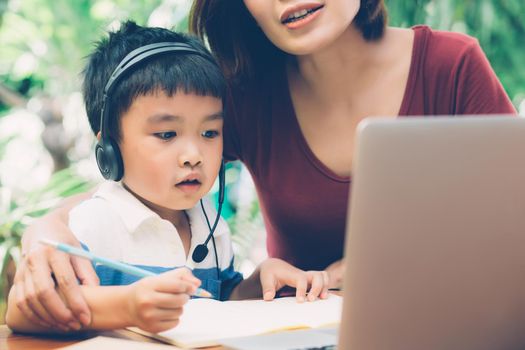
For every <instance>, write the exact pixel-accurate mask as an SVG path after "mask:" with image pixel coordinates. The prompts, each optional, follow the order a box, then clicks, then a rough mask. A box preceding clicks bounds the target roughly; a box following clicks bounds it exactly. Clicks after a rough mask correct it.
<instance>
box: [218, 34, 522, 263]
mask: <svg viewBox="0 0 525 350" xmlns="http://www.w3.org/2000/svg"><path fill="white" fill-rule="evenodd" d="M414 31H415V39H414V47H413V54H412V63H411V68H410V73H409V78H408V83H407V86H406V90H405V95H404V98H403V102H402V105H401V109H400V113H399V114H400V115H401V116H408V115H448V114H492V113H511V114H514V113H516V111H515V109H514V107H513V105H512V104H511V102H510V100H509V98H508V96H507V95H506V93H505V91H504V89H503V87H502V86H501V84H500V82H499V81H498V78H497V77H496V75H495V74H494V71H493V70H492V68H491V66H490V64H489V62H488V61H487V59H486V57H485V55H484V53H483V52H482V50H481V48H480V46H479V44H478V42H477V40H476V39H474V38H471V37H469V36H466V35H463V34H458V33H450V32H441V31H433V30H431V29H430V28H428V27H426V26H418V27H414ZM255 81H257V82H256V83H255ZM232 100H233V102H232V103H231V104H229V106H228V107H227V109H228V110H227V118H226V121H225V122H226V127H225V155H226V158H227V159H240V160H241V161H242V162H243V163H244V164H245V165H246V167H247V168H248V170H249V171H250V173H251V175H252V177H253V179H254V182H255V186H256V188H257V192H258V195H259V201H260V205H261V210H262V213H263V216H264V222H265V226H266V231H267V248H268V254H269V255H270V256H272V257H278V258H281V259H284V260H286V261H288V262H290V263H291V264H293V265H295V266H297V267H299V268H302V269H307V270H310V269H315V270H321V269H324V268H325V267H326V266H327V265H329V264H331V263H332V262H334V261H336V260H339V259H341V258H342V256H343V246H344V244H343V242H344V234H345V219H346V212H347V204H348V194H349V190H350V185H351V178H349V177H341V176H338V175H336V174H334V173H333V172H332V171H331V170H330V169H328V168H327V167H326V166H325V165H324V164H323V163H321V162H320V161H319V160H318V159H317V158H316V156H315V155H314V154H313V152H312V151H311V150H310V148H309V146H308V144H307V143H306V140H305V138H304V137H303V135H302V133H301V129H300V127H299V124H298V122H297V119H296V116H295V112H294V109H293V105H292V102H291V98H290V95H289V91H288V86H287V82H286V75H285V74H284V73H283V72H282V71H276V70H274V71H271V72H263V73H262V74H261V76H260V77H258V78H257V80H255V79H254V81H253V82H252V83H250V84H244V85H243V86H241V87H238V88H235V89H234V90H233V91H232Z"/></svg>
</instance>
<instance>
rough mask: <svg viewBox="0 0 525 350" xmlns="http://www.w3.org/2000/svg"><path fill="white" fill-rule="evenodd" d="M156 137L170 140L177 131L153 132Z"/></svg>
mask: <svg viewBox="0 0 525 350" xmlns="http://www.w3.org/2000/svg"><path fill="white" fill-rule="evenodd" d="M153 135H155V136H156V137H158V138H159V139H161V140H170V139H172V138H174V137H175V136H177V133H176V132H175V131H166V132H157V133H155V134H153Z"/></svg>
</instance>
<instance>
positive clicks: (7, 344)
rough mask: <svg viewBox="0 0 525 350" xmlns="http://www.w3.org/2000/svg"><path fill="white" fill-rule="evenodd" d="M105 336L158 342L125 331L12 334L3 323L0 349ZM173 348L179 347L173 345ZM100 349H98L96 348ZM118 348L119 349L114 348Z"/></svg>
mask: <svg viewBox="0 0 525 350" xmlns="http://www.w3.org/2000/svg"><path fill="white" fill-rule="evenodd" d="M99 335H102V336H105V337H112V338H122V339H129V340H135V341H140V342H148V343H159V342H158V341H156V340H154V339H151V338H148V337H145V336H142V335H140V334H137V333H134V332H131V331H127V330H116V331H104V332H89V333H84V334H81V335H60V336H42V335H39V336H38V337H37V336H31V335H23V334H14V333H12V332H11V331H10V330H9V328H7V326H5V325H1V326H0V349H1V350H33V349H34V350H50V349H57V348H61V347H64V346H68V345H72V344H75V343H78V342H81V341H83V340H86V339H90V338H93V337H96V336H99ZM173 349H174V350H175V349H179V348H177V347H173ZM220 349H222V348H221V347H209V348H206V350H220ZM98 350H100V349H98ZM114 350H120V349H114Z"/></svg>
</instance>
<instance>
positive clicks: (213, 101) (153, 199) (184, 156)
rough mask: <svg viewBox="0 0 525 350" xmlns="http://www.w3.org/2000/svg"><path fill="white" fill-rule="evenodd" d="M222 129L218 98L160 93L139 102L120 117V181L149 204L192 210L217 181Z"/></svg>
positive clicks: (139, 99) (142, 98) (220, 106)
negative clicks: (121, 160) (122, 171)
mask: <svg viewBox="0 0 525 350" xmlns="http://www.w3.org/2000/svg"><path fill="white" fill-rule="evenodd" d="M222 125H223V119H222V101H221V100H220V99H218V98H216V97H211V96H198V95H196V94H193V93H189V94H186V93H184V92H177V93H176V94H175V95H173V96H171V97H170V96H168V95H166V93H165V92H163V91H159V92H157V93H155V94H152V95H147V96H139V97H137V98H136V99H135V100H134V101H133V103H132V104H131V106H130V108H129V110H128V111H127V112H126V113H124V114H123V116H122V118H121V135H122V138H121V142H120V150H121V152H122V158H123V161H124V177H123V179H122V181H123V182H124V184H125V185H126V186H127V187H129V188H130V189H131V191H133V192H134V193H135V194H136V195H138V196H139V197H141V198H142V199H144V200H146V201H148V202H150V203H149V204H150V205H154V206H160V207H162V208H167V209H174V210H183V209H188V208H191V207H193V206H194V205H195V204H196V203H197V201H198V200H199V199H200V198H202V197H203V196H204V195H206V193H208V191H209V190H210V188H211V187H212V185H213V183H214V181H215V178H216V177H217V174H218V171H219V168H220V164H221V157H222ZM159 209H160V208H159Z"/></svg>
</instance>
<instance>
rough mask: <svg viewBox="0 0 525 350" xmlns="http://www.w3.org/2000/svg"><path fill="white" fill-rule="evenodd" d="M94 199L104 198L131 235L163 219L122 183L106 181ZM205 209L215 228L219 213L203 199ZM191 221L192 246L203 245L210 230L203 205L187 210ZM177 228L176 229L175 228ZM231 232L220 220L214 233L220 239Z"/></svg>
mask: <svg viewBox="0 0 525 350" xmlns="http://www.w3.org/2000/svg"><path fill="white" fill-rule="evenodd" d="M93 197H99V198H103V199H105V200H107V201H108V203H109V204H110V205H111V207H112V208H113V210H115V212H116V213H117V214H118V215H119V216H120V217H121V218H122V221H123V222H124V225H125V226H126V229H127V230H128V232H129V233H133V232H135V231H136V230H137V229H138V228H139V227H140V225H142V224H143V223H144V222H145V221H146V220H160V221H166V220H164V219H162V218H161V217H160V216H159V215H158V214H157V213H155V212H154V211H152V210H151V209H150V208H148V207H147V206H145V205H144V203H142V202H141V201H140V200H139V199H137V197H135V196H134V195H133V194H131V193H130V192H129V191H127V190H126V189H125V188H124V187H123V186H122V184H121V183H120V182H118V183H117V182H113V181H105V182H104V183H102V184H101V185H100V187H99V188H98V190H97V191H96V192H95V194H94V195H93ZM203 204H204V208H205V210H206V214H207V215H208V219H209V221H210V225H211V226H213V223H214V222H215V216H216V215H217V211H216V210H215V208H214V206H213V205H212V204H211V203H210V201H209V200H207V199H206V198H204V199H203ZM186 213H187V214H188V217H189V219H190V226H191V233H192V237H191V240H192V245H193V242H196V243H197V244H200V243H203V242H204V241H205V240H206V238H207V236H208V234H209V232H210V230H209V228H208V224H207V223H206V218H205V217H204V213H203V212H202V209H201V205H200V203H199V202H197V205H195V206H194V207H193V208H190V209H188V210H186ZM174 228H175V227H174ZM227 232H229V228H228V225H227V224H226V223H225V222H224V220H219V223H218V225H217V228H216V230H215V232H214V234H213V235H214V236H215V237H219V236H221V235H223V234H224V233H227Z"/></svg>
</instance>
